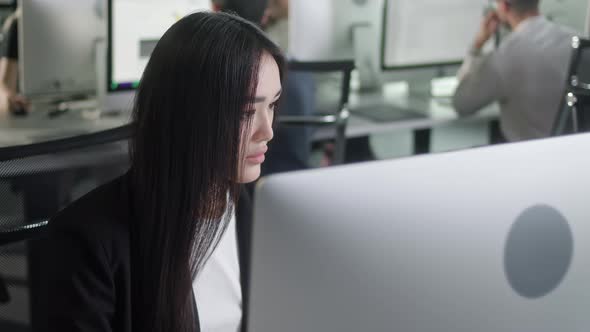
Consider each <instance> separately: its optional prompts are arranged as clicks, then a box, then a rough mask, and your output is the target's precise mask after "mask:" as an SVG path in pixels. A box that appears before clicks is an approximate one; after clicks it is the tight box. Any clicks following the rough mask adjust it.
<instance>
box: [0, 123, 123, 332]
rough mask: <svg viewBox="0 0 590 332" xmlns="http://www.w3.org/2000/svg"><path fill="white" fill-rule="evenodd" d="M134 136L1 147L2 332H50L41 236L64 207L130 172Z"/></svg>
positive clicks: (114, 133) (117, 131)
mask: <svg viewBox="0 0 590 332" xmlns="http://www.w3.org/2000/svg"><path fill="white" fill-rule="evenodd" d="M131 134H132V127H131V125H125V126H122V127H118V128H113V129H110V130H106V131H101V132H96V133H92V134H86V135H79V136H73V137H68V138H64V139H58V140H52V141H46V142H40V143H34V144H28V145H20V146H11V147H4V148H0V331H3V332H4V331H6V332H12V331H25V330H24V329H23V328H26V330H27V331H35V332H37V331H45V326H46V325H47V324H46V319H47V317H46V316H45V314H44V312H45V308H47V306H48V305H49V304H50V299H48V298H47V296H46V294H47V292H46V287H47V285H45V283H44V282H43V278H42V276H43V275H44V274H45V272H44V271H47V270H48V269H49V268H51V266H49V264H48V262H47V260H46V259H44V258H45V253H46V251H47V249H48V248H47V244H46V243H47V241H45V240H44V239H43V237H42V236H38V235H40V234H42V233H43V231H44V230H45V228H46V226H47V220H49V219H50V218H51V217H52V216H53V215H55V214H56V213H57V212H58V211H59V210H60V209H61V208H62V207H64V206H65V205H67V204H68V203H70V202H71V201H72V200H74V199H76V198H77V197H79V196H81V195H83V194H85V193H86V192H88V191H90V190H92V189H94V188H95V187H97V186H99V185H101V184H102V183H104V182H106V181H109V180H110V179H112V178H114V177H116V176H119V175H121V174H123V173H124V172H125V171H126V170H127V168H128V164H129V158H128V150H127V144H126V143H127V140H128V139H129V137H130V136H131ZM31 237H34V240H33V239H31ZM14 317H16V319H13V318H14ZM7 327H10V328H7Z"/></svg>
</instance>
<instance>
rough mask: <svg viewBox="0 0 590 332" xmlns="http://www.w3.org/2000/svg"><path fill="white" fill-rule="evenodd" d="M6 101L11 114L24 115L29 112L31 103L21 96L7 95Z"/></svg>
mask: <svg viewBox="0 0 590 332" xmlns="http://www.w3.org/2000/svg"><path fill="white" fill-rule="evenodd" d="M7 99H8V109H9V111H10V113H11V114H14V115H24V114H27V113H28V112H29V111H30V110H31V103H30V102H29V101H28V100H27V99H26V98H25V97H24V96H22V95H19V94H14V93H9V94H8V96H7Z"/></svg>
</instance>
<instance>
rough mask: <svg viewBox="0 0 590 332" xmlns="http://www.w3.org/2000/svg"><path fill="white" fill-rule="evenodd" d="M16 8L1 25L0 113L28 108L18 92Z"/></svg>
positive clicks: (20, 111) (19, 112)
mask: <svg viewBox="0 0 590 332" xmlns="http://www.w3.org/2000/svg"><path fill="white" fill-rule="evenodd" d="M19 17H20V10H18V9H16V10H15V11H14V13H13V14H12V15H10V16H9V17H8V18H7V19H6V21H5V22H4V25H3V27H2V40H1V43H0V113H2V114H6V113H12V114H16V115H22V114H25V113H27V112H28V111H29V110H30V103H29V101H28V100H27V99H26V98H25V97H24V96H22V95H20V94H19V93H18V20H19Z"/></svg>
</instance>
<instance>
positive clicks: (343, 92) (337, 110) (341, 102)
mask: <svg viewBox="0 0 590 332" xmlns="http://www.w3.org/2000/svg"><path fill="white" fill-rule="evenodd" d="M353 69H354V61H331V62H297V61H291V62H289V71H295V72H309V73H313V74H322V73H323V74H329V73H334V74H338V73H340V74H341V77H340V84H339V85H340V87H339V99H338V101H337V104H336V105H335V106H334V108H333V110H331V111H326V110H318V112H316V113H315V114H313V115H305V116H300V115H294V116H280V117H279V124H280V125H297V126H315V127H325V126H331V127H334V128H335V131H336V133H335V136H334V140H335V149H334V150H335V151H334V160H333V161H334V164H341V163H342V162H343V161H344V155H345V152H346V125H347V123H348V118H349V115H350V113H349V111H348V96H349V94H350V77H351V73H352V70H353ZM320 98H321V96H320Z"/></svg>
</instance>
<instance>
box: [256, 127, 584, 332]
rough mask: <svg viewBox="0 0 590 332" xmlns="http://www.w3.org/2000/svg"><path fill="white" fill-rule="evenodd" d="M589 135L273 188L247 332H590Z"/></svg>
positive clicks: (266, 203)
mask: <svg viewBox="0 0 590 332" xmlns="http://www.w3.org/2000/svg"><path fill="white" fill-rule="evenodd" d="M589 146H590V135H574V136H568V137H563V138H556V139H547V140H539V141H531V142H525V143H516V144H505V145H501V146H495V147H486V148H479V149H472V150H467V151H462V152H452V153H444V154H436V155H428V156H424V157H414V158H408V159H402V160H390V161H378V162H370V163H361V164H355V165H348V166H341V167H333V168H328V169H320V170H311V171H302V172H294V173H285V174H279V175H273V176H270V177H268V178H263V179H262V180H261V181H260V182H259V186H258V187H257V189H256V199H255V208H254V219H253V220H254V226H253V227H254V228H253V236H252V251H251V256H250V259H251V274H250V277H249V280H250V287H249V303H248V311H249V316H248V317H247V321H248V324H247V328H248V331H257V332H271V331H272V332H274V331H282V332H295V331H297V332H299V331H325V332H335V331H339V332H340V331H405V332H435V331H436V332H438V331H454V332H472V331H479V332H492V331H494V332H495V331H527V332H532V331H535V332H550V331H551V332H553V331H588V329H590V316H589V315H588V314H587V308H588V307H590V288H589V287H588V280H590V264H588V261H589V260H590V223H589V222H588V220H589V218H590V205H588V203H587V199H586V197H587V192H588V188H590V177H588V176H586V173H587V169H589V168H590V157H589V156H588V154H587V153H586V151H587V150H588V147H589Z"/></svg>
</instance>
